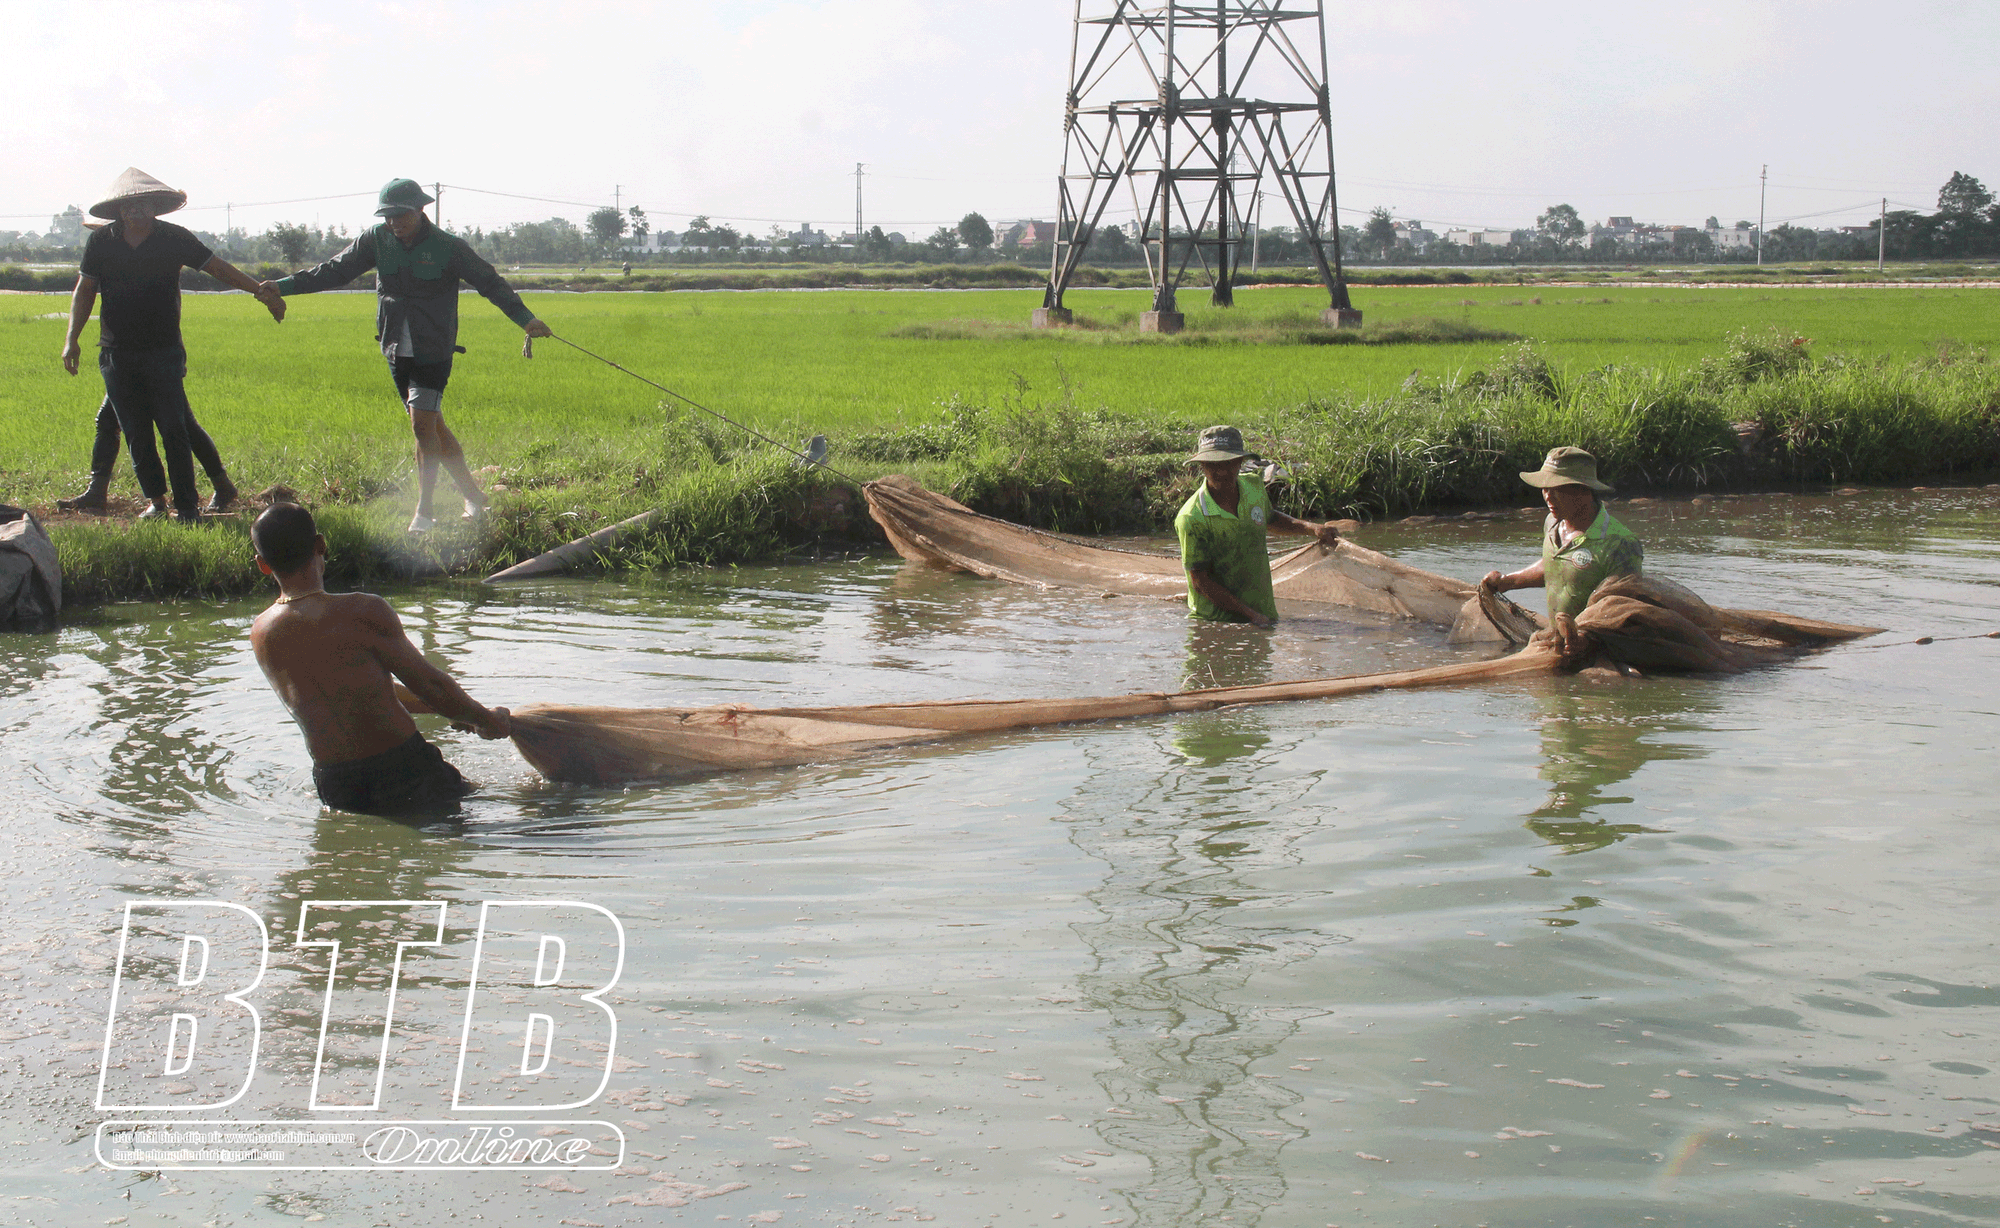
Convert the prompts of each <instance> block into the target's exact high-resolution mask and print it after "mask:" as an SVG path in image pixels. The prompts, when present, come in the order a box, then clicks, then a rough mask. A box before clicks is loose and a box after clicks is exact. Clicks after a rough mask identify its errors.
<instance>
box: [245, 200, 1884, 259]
mask: <svg viewBox="0 0 2000 1228" xmlns="http://www.w3.org/2000/svg"><path fill="white" fill-rule="evenodd" d="M1883 207H1884V208H1887V207H1888V206H1886V205H1885V206H1883ZM235 215H236V206H235V205H233V204H229V203H225V204H224V205H223V206H222V246H223V248H224V249H225V250H227V249H228V247H229V231H230V221H229V219H230V218H232V217H234V216H235Z"/></svg>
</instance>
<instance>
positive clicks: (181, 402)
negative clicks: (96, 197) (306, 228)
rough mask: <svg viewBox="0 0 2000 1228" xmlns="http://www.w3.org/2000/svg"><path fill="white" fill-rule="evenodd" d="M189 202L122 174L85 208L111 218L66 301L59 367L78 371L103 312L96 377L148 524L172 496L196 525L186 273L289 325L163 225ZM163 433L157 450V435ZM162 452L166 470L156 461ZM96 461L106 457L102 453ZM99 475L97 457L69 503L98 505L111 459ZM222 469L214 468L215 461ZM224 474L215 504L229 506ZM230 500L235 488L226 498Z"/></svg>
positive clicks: (220, 264)
mask: <svg viewBox="0 0 2000 1228" xmlns="http://www.w3.org/2000/svg"><path fill="white" fill-rule="evenodd" d="M186 203H187V193H185V192H179V191H175V190H174V189H173V188H170V187H168V186H167V185H166V184H164V183H161V182H160V181H159V180H157V179H155V178H153V177H152V176H151V175H148V174H147V173H146V172H144V171H142V170H140V169H138V168H137V167H128V168H127V169H126V171H125V173H124V174H122V175H120V176H118V178H117V180H116V181H115V182H114V183H113V184H112V185H111V194H110V195H109V196H107V197H105V198H104V199H103V200H100V201H98V202H97V203H96V204H94V205H92V206H91V207H90V212H91V215H92V216H94V217H101V218H107V219H110V221H111V224H110V225H109V226H105V227H102V228H101V229H99V230H97V231H95V232H94V233H93V234H92V235H91V236H90V238H89V239H87V240H85V242H84V245H83V260H82V262H81V264H80V266H79V269H78V273H77V279H76V290H75V292H74V293H73V294H72V295H71V297H70V307H69V335H68V336H67V337H66V338H64V340H63V351H62V363H63V369H64V370H66V371H68V372H69V373H70V374H71V375H75V374H76V373H77V368H78V366H79V359H80V357H81V353H80V350H81V347H80V339H81V338H82V336H83V326H84V324H85V323H86V322H88V321H89V319H90V313H91V309H92V308H93V307H94V306H95V305H96V303H97V299H98V297H99V296H100V295H102V296H103V299H104V311H103V313H102V315H101V316H100V317H99V319H98V328H97V369H98V371H99V373H101V374H102V375H103V376H104V392H105V395H106V396H107V397H109V398H110V401H111V408H112V410H113V412H114V413H116V414H117V415H118V425H119V427H120V428H121V429H122V430H123V431H124V432H125V442H126V444H127V445H128V446H130V447H131V449H132V471H133V473H134V475H135V476H137V478H138V479H139V489H140V490H141V491H142V492H144V494H145V496H146V498H147V500H148V501H149V502H150V503H151V505H152V506H150V507H148V508H147V509H146V510H145V511H144V512H143V513H141V514H140V519H142V520H150V519H154V518H157V517H163V516H165V515H167V494H168V491H169V489H171V491H172V493H173V508H174V513H175V515H177V516H178V517H179V519H181V520H182V521H184V522H187V523H190V524H192V523H195V522H197V521H199V519H200V518H201V511H200V503H199V496H198V495H197V494H196V492H195V486H194V457H193V454H192V453H191V451H190V450H189V434H190V430H191V427H190V425H189V424H190V422H191V421H192V418H193V414H192V412H191V411H190V410H189V408H188V400H187V391H186V389H185V388H184V387H183V382H184V381H185V380H186V378H187V349H186V347H185V346H183V345H182V343H181V285H180V275H181V269H182V268H183V267H186V268H191V269H200V270H201V271H202V272H204V273H207V274H208V275H209V276H211V277H214V278H215V279H217V280H218V281H221V282H224V283H225V284H227V285H230V286H234V287H235V288H236V289H238V290H242V291H244V292H245V293H248V294H254V295H256V296H257V298H258V299H260V300H261V301H262V302H263V304H264V306H265V307H266V308H268V309H269V310H270V312H271V316H272V318H273V319H277V320H282V319H284V318H285V302H284V300H283V299H281V298H279V297H278V295H277V294H276V293H275V292H272V291H268V290H266V289H264V288H263V287H262V286H261V285H259V284H258V282H257V281H256V279H254V278H252V277H249V276H248V275H246V274H244V273H243V272H242V271H241V270H239V269H238V268H237V267H236V266H235V265H233V264H230V263H229V262H228V261H227V260H224V259H223V258H222V257H220V256H218V255H216V254H215V253H214V252H212V251H210V250H209V249H208V246H207V245H206V244H204V243H203V242H202V241H201V240H200V239H197V238H195V237H194V235H193V234H192V233H190V232H189V231H187V230H185V229H183V228H182V227H179V226H176V225H174V224H173V223H172V222H162V221H159V220H158V219H159V216H160V215H161V214H163V213H172V212H173V211H174V210H176V209H178V208H180V207H181V206H182V205H185V204H186ZM155 430H157V431H158V432H159V446H158V447H155V446H154V443H153V432H154V431H155ZM162 451H164V452H165V453H166V465H165V467H164V471H163V469H162V466H161V463H160V453H161V452H162ZM99 452H100V454H101V452H102V450H101V449H100V450H99ZM115 457H116V452H115V450H114V451H113V452H112V453H111V456H110V457H107V458H105V461H106V463H105V464H104V465H103V467H102V470H101V472H100V471H99V469H98V468H97V465H96V460H97V457H95V456H94V457H93V471H92V474H91V489H90V490H88V491H85V492H84V494H83V495H81V496H79V498H78V499H77V500H74V501H72V502H79V503H84V504H86V505H91V506H96V507H102V505H103V500H104V490H103V486H104V485H105V484H108V483H109V482H110V480H111V473H110V464H109V460H110V459H112V458H115ZM217 468H218V469H219V468H220V460H219V459H218V461H217ZM226 483H227V477H226V476H225V477H224V478H223V479H221V481H219V482H218V484H217V487H216V495H215V502H214V504H211V506H214V507H217V509H218V510H219V509H220V508H221V507H226V506H227V505H228V497H226V495H225V484H226ZM234 494H235V489H234V487H229V488H228V489H227V496H233V495H234Z"/></svg>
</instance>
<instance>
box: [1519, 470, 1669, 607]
mask: <svg viewBox="0 0 2000 1228" xmlns="http://www.w3.org/2000/svg"><path fill="white" fill-rule="evenodd" d="M1521 480H1522V481H1523V482H1526V483H1527V484H1528V485H1530V486H1533V487H1536V488H1538V489H1540V490H1541V492H1542V502H1543V503H1544V504H1546V505H1547V506H1548V509H1549V517H1548V519H1547V520H1546V521H1544V522H1543V524H1542V557H1541V558H1540V559H1538V560H1536V561H1535V562H1533V563H1530V564H1528V565H1527V566H1526V567H1523V568H1522V569H1521V570H1519V571H1514V572H1508V573H1507V574H1505V575H1502V574H1501V573H1500V572H1498V571H1489V572H1487V573H1486V578H1485V579H1483V580H1481V581H1480V583H1481V584H1482V585H1484V586H1486V587H1487V588H1489V589H1491V590H1493V591H1494V592H1496V593H1504V592H1506V591H1508V590H1509V589H1516V588H1546V589H1548V591H1549V618H1550V619H1551V620H1554V618H1555V616H1556V615H1558V614H1567V615H1569V616H1570V617H1571V618H1575V617H1576V616H1577V615H1578V614H1581V613H1583V607H1585V606H1587V605H1589V604H1590V594H1591V593H1592V592H1594V591H1595V590H1596V588H1597V586H1598V585H1600V584H1602V583H1604V582H1605V581H1606V580H1608V579H1610V578H1611V577H1612V576H1636V575H1638V574H1640V570H1641V568H1642V567H1643V566H1644V564H1645V560H1646V548H1645V547H1644V546H1643V545H1641V544H1640V542H1639V539H1638V538H1637V537H1635V536H1633V534H1632V530H1630V529H1628V528H1626V527H1625V526H1624V525H1622V524H1619V523H1618V521H1617V520H1615V519H1613V518H1612V515H1611V513H1610V512H1609V511H1607V510H1606V509H1605V507H1604V501H1603V500H1602V499H1600V498H1598V496H1599V495H1600V494H1605V495H1608V494H1610V493H1611V490H1612V488H1611V486H1610V484H1609V483H1606V482H1601V481H1599V480H1598V478H1597V458H1596V457H1595V456H1592V455H1591V454H1590V453H1588V452H1586V451H1584V450H1583V449H1582V448H1556V449H1554V450H1553V451H1551V452H1550V453H1549V454H1548V456H1547V458H1545V459H1544V460H1543V461H1542V467H1541V468H1540V469H1536V470H1532V471H1530V472H1527V473H1523V474H1522V475H1521Z"/></svg>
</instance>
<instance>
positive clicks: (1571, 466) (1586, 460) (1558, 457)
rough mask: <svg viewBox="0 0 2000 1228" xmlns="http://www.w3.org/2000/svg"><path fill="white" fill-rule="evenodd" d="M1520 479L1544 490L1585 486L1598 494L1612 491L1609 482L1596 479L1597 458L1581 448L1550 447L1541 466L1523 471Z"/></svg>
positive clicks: (1606, 493)
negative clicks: (1554, 487)
mask: <svg viewBox="0 0 2000 1228" xmlns="http://www.w3.org/2000/svg"><path fill="white" fill-rule="evenodd" d="M1521 480H1522V481H1523V482H1526V483H1527V484H1528V485H1530V486H1539V487H1541V488H1543V489H1544V490H1546V489H1548V488H1549V487H1551V486H1587V487H1589V488H1590V489H1592V490H1594V491H1596V492H1597V493H1598V494H1600V495H1608V494H1610V493H1612V487H1611V485H1610V483H1608V482H1600V481H1598V480H1597V458H1596V457H1595V456H1592V455H1591V454H1590V453H1588V452H1586V451H1584V450H1583V449H1582V448H1554V449H1551V450H1550V452H1549V454H1548V456H1547V457H1545V458H1544V459H1543V461H1542V467H1541V468H1540V469H1534V470H1530V471H1529V472H1526V473H1523V474H1522V475H1521Z"/></svg>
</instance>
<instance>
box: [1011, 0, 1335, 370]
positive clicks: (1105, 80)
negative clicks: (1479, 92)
mask: <svg viewBox="0 0 2000 1228" xmlns="http://www.w3.org/2000/svg"><path fill="white" fill-rule="evenodd" d="M1095 2H1096V3H1099V4H1101V3H1103V0H1095ZM1111 3H1112V6H1113V7H1112V11H1111V12H1110V13H1109V14H1106V15H1104V16H1095V17H1086V16H1085V15H1084V7H1083V6H1084V0H1077V4H1076V18H1075V26H1074V36H1073V41H1072V43H1071V49H1070V84H1069V93H1068V97H1067V98H1066V100H1065V110H1064V115H1063V136H1064V149H1063V169H1062V175H1061V177H1060V179H1058V181H1057V220H1056V233H1055V242H1054V248H1055V252H1054V258H1053V260H1052V261H1051V264H1050V269H1049V284H1048V289H1047V292H1046V294H1045V295H1044V298H1043V309H1042V310H1041V311H1039V312H1037V313H1036V323H1037V324H1046V323H1052V322H1054V323H1060V322H1065V321H1066V320H1067V319H1068V314H1069V313H1068V312H1067V311H1066V310H1065V309H1064V308H1063V291H1064V290H1066V289H1067V288H1068V287H1069V283H1070V279H1071V277H1073V276H1074V275H1075V273H1076V269H1077V265H1078V263H1079V262H1080V261H1081V260H1082V258H1083V254H1084V251H1085V250H1086V249H1087V248H1088V247H1089V245H1090V241H1091V238H1092V236H1094V235H1095V234H1096V233H1097V231H1098V228H1099V226H1100V225H1101V224H1102V223H1103V220H1104V217H1105V213H1106V211H1107V209H1108V208H1109V207H1110V206H1111V205H1112V203H1113V201H1114V199H1116V198H1117V197H1118V196H1120V195H1121V193H1120V188H1121V185H1122V187H1123V188H1124V189H1125V190H1126V191H1127V192H1129V194H1130V205H1131V210H1130V211H1131V213H1132V214H1135V215H1136V216H1137V218H1138V222H1139V239H1140V247H1141V249H1142V250H1143V251H1144V253H1145V256H1146V264H1147V270H1148V273H1149V274H1150V276H1151V279H1152V283H1153V310H1152V312H1151V313H1148V318H1147V320H1146V321H1145V323H1144V324H1142V327H1153V328H1159V329H1161V330H1164V331H1171V330H1172V329H1175V328H1177V327H1178V326H1179V316H1178V314H1176V312H1175V306H1174V304H1175V295H1176V293H1177V292H1178V290H1179V289H1180V286H1181V283H1182V281H1183V280H1184V279H1185V278H1186V276H1187V274H1188V271H1189V268H1190V266H1191V265H1193V264H1195V263H1196V262H1199V264H1200V266H1201V268H1202V270H1203V271H1205V272H1206V273H1207V275H1208V279H1209V282H1210V285H1211V286H1212V287H1213V289H1212V301H1213V302H1215V303H1216V304H1217V305H1219V306H1228V305H1229V304H1230V303H1231V302H1233V301H1234V297H1235V296H1234V282H1235V276H1236V270H1237V265H1238V263H1239V261H1240V259H1241V257H1242V254H1243V250H1244V247H1245V246H1246V245H1247V244H1248V243H1249V241H1250V235H1249V226H1250V218H1249V217H1248V216H1246V215H1247V214H1250V213H1253V212H1254V211H1255V210H1254V208H1252V209H1245V208H1244V207H1243V203H1244V200H1245V198H1246V196H1248V197H1249V198H1250V199H1251V201H1252V202H1253V205H1254V200H1255V194H1256V193H1258V192H1260V191H1263V190H1264V189H1265V185H1271V186H1273V187H1275V189H1276V192H1275V195H1277V196H1281V197H1282V198H1283V200H1284V203H1285V206H1286V208H1287V210H1288V211H1289V213H1290V215H1291V218H1292V221H1293V223H1294V225H1296V226H1297V227H1298V231H1299V234H1300V235H1301V236H1302V237H1303V238H1304V240H1305V242H1306V245H1307V247H1308V248H1309V249H1310V251H1311V253H1312V257H1313V261H1314V263H1315V264H1316V265H1318V268H1319V275H1320V280H1321V281H1322V282H1324V283H1325V285H1326V288H1327V292H1328V295H1329V303H1328V310H1327V312H1326V315H1327V319H1328V321H1329V322H1330V323H1335V324H1341V325H1358V324H1359V322H1360V313H1359V312H1356V311H1354V310H1353V304H1352V303H1350V302H1349V301H1348V296H1347V283H1346V281H1345V279H1344V277H1343V274H1342V270H1341V262H1340V226H1339V222H1338V214H1337V212H1336V209H1335V195H1334V181H1333V134H1332V130H1331V128H1332V122H1331V121H1332V100H1331V95H1330V92H1329V90H1328V88H1327V58H1326V16H1325V7H1324V3H1323V0H1183V2H1180V3H1176V2H1175V0H1167V2H1166V3H1163V4H1162V3H1152V4H1144V3H1140V2H1139V0H1111ZM1302 23H1303V24H1302ZM1295 29H1296V30H1297V31H1298V33H1299V34H1300V36H1301V41H1295V40H1294V39H1293V37H1292V32H1293V31H1294V30H1295ZM1260 94H1261V95H1262V96H1258V95H1260Z"/></svg>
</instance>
